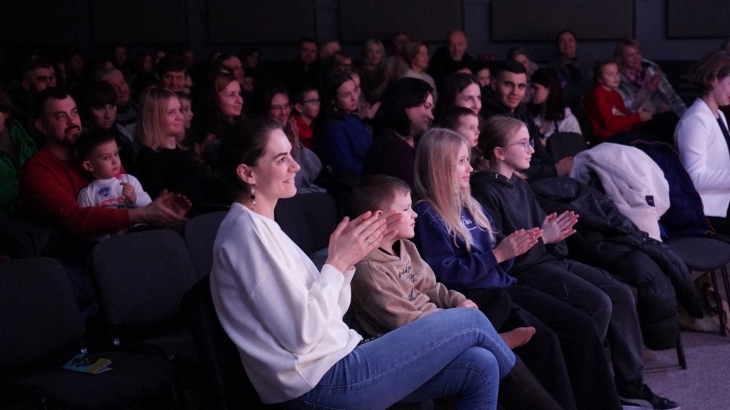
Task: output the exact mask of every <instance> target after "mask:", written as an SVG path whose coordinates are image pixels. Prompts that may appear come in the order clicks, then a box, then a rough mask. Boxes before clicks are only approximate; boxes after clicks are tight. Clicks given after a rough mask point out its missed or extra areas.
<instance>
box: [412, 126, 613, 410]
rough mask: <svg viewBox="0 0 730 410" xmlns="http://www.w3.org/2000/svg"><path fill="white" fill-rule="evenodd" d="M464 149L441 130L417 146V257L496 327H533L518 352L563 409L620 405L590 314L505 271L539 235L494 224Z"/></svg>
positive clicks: (453, 136)
mask: <svg viewBox="0 0 730 410" xmlns="http://www.w3.org/2000/svg"><path fill="white" fill-rule="evenodd" d="M514 148H515V149H517V148H519V149H522V150H523V152H524V149H523V148H522V147H518V146H516V147H514ZM469 151H470V150H469V146H468V144H467V142H466V140H465V139H464V138H463V137H461V136H460V135H459V134H457V133H455V132H453V131H449V130H444V129H439V128H434V129H431V130H429V131H427V132H426V133H425V134H424V135H423V136H422V138H421V140H420V142H419V144H418V147H417V149H416V166H415V192H416V195H417V196H418V197H419V199H420V201H419V202H418V203H417V204H416V205H415V206H414V207H413V208H414V211H416V213H417V214H418V218H417V219H416V234H415V237H414V238H413V241H414V243H415V244H416V246H417V247H418V250H419V252H420V254H421V255H422V256H423V259H424V260H425V261H426V262H427V263H428V265H429V266H430V267H431V268H432V269H433V271H434V273H435V274H436V277H437V279H438V280H439V281H440V282H442V283H444V284H445V285H446V286H447V287H449V288H451V289H456V290H458V291H459V292H461V293H463V294H464V295H465V296H466V297H467V298H469V299H471V300H472V301H474V302H475V303H476V304H477V306H479V309H480V310H481V311H482V312H484V313H485V314H486V315H487V317H489V319H490V321H491V322H492V323H493V324H494V326H495V328H496V329H498V330H499V331H500V332H506V331H509V330H512V329H515V328H517V327H520V326H532V327H534V328H535V329H536V330H537V332H536V333H535V335H534V336H533V337H532V339H530V341H529V342H528V343H527V344H525V345H524V346H522V347H519V348H517V349H515V353H517V354H518V355H519V356H520V357H521V358H522V359H523V360H524V361H525V363H526V364H527V366H528V367H529V368H530V370H532V371H533V373H534V374H535V377H536V378H537V379H538V380H539V381H540V383H541V384H542V385H543V386H544V387H545V389H546V390H547V391H548V392H550V393H551V394H552V396H553V397H554V398H555V399H556V400H557V401H558V403H560V404H561V405H562V406H563V407H564V408H566V409H575V408H591V409H617V408H621V407H620V403H619V400H618V397H617V395H616V390H615V388H614V387H613V385H612V381H613V380H612V376H611V372H610V369H609V367H608V363H607V362H606V359H605V355H604V353H603V344H602V339H601V337H600V335H599V334H598V329H597V326H596V323H595V321H594V319H593V318H592V317H591V316H589V315H588V314H586V313H584V312H582V311H581V310H579V309H576V308H575V307H573V306H571V305H569V304H567V303H565V302H563V301H561V300H559V299H557V298H555V297H553V296H550V295H548V294H546V293H543V292H541V291H539V290H537V289H535V288H533V287H530V286H527V285H524V284H522V283H521V281H520V283H518V282H517V280H516V279H515V278H514V277H512V276H510V275H509V274H508V273H507V271H508V270H509V269H510V268H511V267H512V264H513V263H514V258H515V257H517V256H519V255H522V254H525V253H526V252H527V251H529V250H530V249H531V248H532V247H533V246H535V245H536V244H537V243H538V239H539V238H540V237H541V236H542V234H543V232H542V230H541V229H539V228H531V229H519V230H516V231H514V232H513V233H511V234H510V235H508V236H506V237H504V235H502V233H501V232H499V230H498V229H495V224H494V222H493V220H492V216H491V215H490V214H489V213H487V212H485V210H484V209H483V208H482V206H481V205H480V204H479V203H478V202H477V201H476V200H475V199H474V198H472V196H471V189H470V180H471V178H472V177H471V172H472V168H471V166H470V165H469ZM495 245H496V246H495ZM500 291H501V293H500ZM505 293H506V294H507V295H508V296H509V298H508V299H511V302H509V305H508V309H507V312H506V313H504V312H503V311H502V309H504V307H503V305H502V304H500V303H499V300H498V299H497V298H499V297H501V296H502V294H505ZM502 314H505V315H506V317H502V318H501V319H500V318H499V315H502ZM495 316H497V318H495ZM564 355H565V356H564ZM588 369H590V370H588ZM571 386H572V389H571Z"/></svg>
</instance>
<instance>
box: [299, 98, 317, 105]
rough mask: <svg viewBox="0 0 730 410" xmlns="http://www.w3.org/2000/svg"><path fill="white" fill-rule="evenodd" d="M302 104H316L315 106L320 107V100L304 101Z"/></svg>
mask: <svg viewBox="0 0 730 410" xmlns="http://www.w3.org/2000/svg"><path fill="white" fill-rule="evenodd" d="M302 102H303V103H304V104H310V103H311V104H314V105H319V98H313V99H311V100H304V101H302Z"/></svg>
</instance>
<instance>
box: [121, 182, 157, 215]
mask: <svg viewBox="0 0 730 410" xmlns="http://www.w3.org/2000/svg"><path fill="white" fill-rule="evenodd" d="M122 179H123V180H124V182H129V183H130V184H132V186H133V187H134V193H135V194H137V202H135V203H134V207H135V208H141V207H143V206H147V205H149V204H150V203H152V198H150V195H149V194H148V193H147V192H145V191H144V189H143V188H142V184H140V183H139V180H138V179H137V178H135V176H134V175H131V174H124V175H122Z"/></svg>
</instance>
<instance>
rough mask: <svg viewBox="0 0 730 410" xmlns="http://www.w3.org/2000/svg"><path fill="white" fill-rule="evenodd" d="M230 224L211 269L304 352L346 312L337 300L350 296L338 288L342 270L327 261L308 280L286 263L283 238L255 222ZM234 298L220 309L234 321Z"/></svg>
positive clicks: (280, 337) (278, 335)
mask: <svg viewBox="0 0 730 410" xmlns="http://www.w3.org/2000/svg"><path fill="white" fill-rule="evenodd" d="M232 225H233V226H229V227H228V228H229V229H227V230H226V231H227V232H226V233H227V234H229V235H227V238H226V240H225V241H223V242H222V243H221V245H220V246H219V247H218V249H217V250H216V255H215V261H216V263H215V264H214V268H213V269H214V271H213V274H214V275H216V276H217V278H220V279H217V280H219V281H220V282H224V281H225V282H228V286H232V287H234V288H235V293H237V294H238V295H239V296H238V297H240V298H242V299H243V300H241V302H242V303H244V304H245V305H247V306H246V308H247V310H248V311H249V312H250V313H251V314H252V315H254V316H255V317H256V319H257V320H256V321H257V322H258V323H259V324H260V325H261V326H262V327H264V328H266V329H267V333H269V334H271V335H272V336H273V337H274V338H275V339H276V340H277V341H278V342H279V343H280V344H281V346H282V347H283V348H284V349H286V350H287V351H289V352H292V353H294V354H305V353H307V352H309V351H310V350H312V349H313V348H315V347H316V346H317V344H318V343H319V342H320V340H321V339H322V338H323V336H324V335H325V334H326V333H327V332H328V331H329V327H330V325H331V324H332V323H333V321H335V320H341V319H342V316H343V315H344V313H345V312H344V311H343V305H342V304H341V303H340V302H344V301H345V300H343V299H349V296H347V297H345V296H344V295H343V294H342V291H343V285H344V283H345V279H346V277H345V275H343V273H341V272H340V271H338V270H337V269H336V268H335V267H333V266H332V265H324V267H323V268H322V272H321V273H320V274H319V275H316V277H315V278H314V280H313V281H312V282H311V283H309V284H307V280H306V279H305V278H304V277H303V274H302V271H301V270H303V269H306V268H305V267H304V266H301V265H300V266H295V267H289V266H287V263H286V261H285V260H284V259H285V258H286V256H285V255H283V254H282V253H284V252H286V249H285V248H283V247H281V246H280V244H281V241H282V238H278V237H275V236H274V235H271V234H270V232H268V231H266V230H265V229H261V228H260V227H259V228H254V229H250V228H249V229H246V227H244V226H242V224H236V223H234V224H232ZM237 228H243V229H237ZM234 231H237V233H236V234H235V235H234V234H233V232H234ZM219 236H220V232H219ZM351 276H352V273H350V277H351ZM231 281H233V282H234V283H231ZM346 287H347V288H348V289H349V286H346ZM348 301H349V300H348ZM236 303H237V302H234V303H233V304H232V305H229V306H228V307H224V309H223V311H224V312H219V313H223V314H225V315H230V316H229V318H228V319H230V321H231V322H234V323H235V322H236V321H237V319H236V318H235V316H236V315H238V314H240V312H236V311H235V309H233V305H235V304H236ZM224 304H225V302H224Z"/></svg>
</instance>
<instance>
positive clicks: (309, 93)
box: [292, 85, 321, 148]
mask: <svg viewBox="0 0 730 410" xmlns="http://www.w3.org/2000/svg"><path fill="white" fill-rule="evenodd" d="M320 107H321V102H320V100H319V91H317V88H316V87H315V86H313V85H305V86H303V87H302V88H301V89H300V90H299V91H297V93H296V94H294V115H293V116H292V118H294V121H296V123H297V128H298V129H299V142H300V143H301V144H302V145H303V146H305V147H307V148H311V147H312V133H313V131H314V121H315V120H316V119H317V116H318V115H319V108H320Z"/></svg>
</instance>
